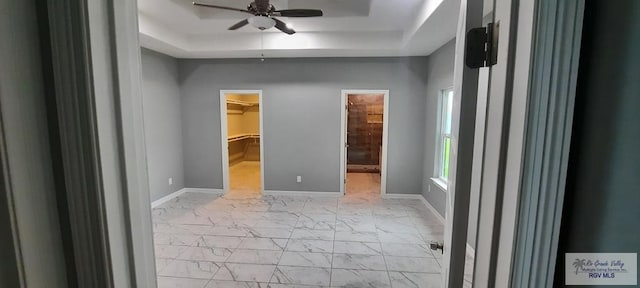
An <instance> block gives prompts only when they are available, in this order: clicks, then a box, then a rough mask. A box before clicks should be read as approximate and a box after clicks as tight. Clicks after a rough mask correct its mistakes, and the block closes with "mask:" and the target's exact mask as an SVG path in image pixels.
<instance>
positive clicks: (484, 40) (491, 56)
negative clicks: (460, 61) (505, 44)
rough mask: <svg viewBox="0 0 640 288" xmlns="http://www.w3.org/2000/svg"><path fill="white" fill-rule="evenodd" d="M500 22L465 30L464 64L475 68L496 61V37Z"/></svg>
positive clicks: (490, 64) (491, 64) (487, 65)
mask: <svg viewBox="0 0 640 288" xmlns="http://www.w3.org/2000/svg"><path fill="white" fill-rule="evenodd" d="M499 30H500V23H489V24H487V27H479V28H473V29H471V30H469V32H467V39H466V41H467V43H466V47H465V50H466V51H465V57H464V58H465V64H466V65H467V67H469V68H472V69H475V68H480V67H489V66H493V65H495V64H496V63H497V62H498V38H499V33H498V32H499Z"/></svg>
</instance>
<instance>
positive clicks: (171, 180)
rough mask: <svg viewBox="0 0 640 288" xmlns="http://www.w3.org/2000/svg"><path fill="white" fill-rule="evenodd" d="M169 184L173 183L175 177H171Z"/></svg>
mask: <svg viewBox="0 0 640 288" xmlns="http://www.w3.org/2000/svg"><path fill="white" fill-rule="evenodd" d="M169 185H173V177H169Z"/></svg>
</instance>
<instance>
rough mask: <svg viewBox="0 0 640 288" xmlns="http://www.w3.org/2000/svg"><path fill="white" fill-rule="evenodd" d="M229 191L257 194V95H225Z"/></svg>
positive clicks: (258, 110)
mask: <svg viewBox="0 0 640 288" xmlns="http://www.w3.org/2000/svg"><path fill="white" fill-rule="evenodd" d="M225 98H226V105H227V141H228V150H229V151H228V153H229V155H228V156H229V163H228V164H229V186H230V187H229V188H230V190H231V191H245V192H254V193H259V192H260V190H261V187H260V185H261V183H260V182H261V181H260V179H261V178H260V167H261V165H260V161H261V160H262V159H260V99H259V96H258V94H226V95H225Z"/></svg>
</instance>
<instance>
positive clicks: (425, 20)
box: [138, 0, 460, 58]
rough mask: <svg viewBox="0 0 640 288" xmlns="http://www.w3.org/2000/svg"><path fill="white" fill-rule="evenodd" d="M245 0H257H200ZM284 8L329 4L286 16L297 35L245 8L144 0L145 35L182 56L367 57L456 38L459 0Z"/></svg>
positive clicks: (331, 1)
mask: <svg viewBox="0 0 640 288" xmlns="http://www.w3.org/2000/svg"><path fill="white" fill-rule="evenodd" d="M201 1H203V2H207V3H211V4H216V5H222V6H229V7H236V8H246V6H247V5H248V4H249V2H250V1H251V0H246V1H245V0H201ZM270 2H271V4H273V5H274V6H275V7H276V8H277V9H296V8H310V9H322V10H323V12H324V14H325V16H324V17H316V18H286V17H280V19H281V20H283V21H284V22H287V23H290V24H292V25H293V27H294V29H295V30H296V31H297V33H296V34H294V35H287V34H284V33H282V32H280V31H278V30H276V29H275V28H271V29H269V30H266V31H263V32H260V31H259V30H257V29H256V28H254V27H252V26H250V25H247V26H245V27H243V28H241V29H239V30H236V31H229V30H227V28H228V27H229V26H231V25H233V24H235V23H236V22H238V21H240V20H242V19H244V18H246V16H247V15H246V14H243V13H238V12H233V11H224V10H217V9H211V8H204V7H194V6H193V5H191V0H138V6H139V28H140V42H141V45H142V46H143V47H145V48H149V49H152V50H156V51H159V52H162V53H165V54H168V55H171V56H174V57H178V58H256V57H260V54H261V53H262V51H264V55H265V57H348V56H356V57H364V56H372V57H373V56H418V55H429V54H431V53H432V52H433V51H435V50H436V49H437V48H439V47H440V46H442V45H443V44H445V43H446V42H448V41H449V40H451V39H453V38H454V36H455V31H456V25H457V23H458V21H457V18H458V17H457V16H458V9H459V5H460V0H271V1H270Z"/></svg>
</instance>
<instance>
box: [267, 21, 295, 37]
mask: <svg viewBox="0 0 640 288" xmlns="http://www.w3.org/2000/svg"><path fill="white" fill-rule="evenodd" d="M271 19H273V20H275V21H276V28H277V29H278V30H280V31H282V32H284V33H287V34H289V35H293V34H296V31H295V30H293V29H291V28H289V27H287V24H286V23H284V22H282V21H280V19H277V18H274V17H271Z"/></svg>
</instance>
